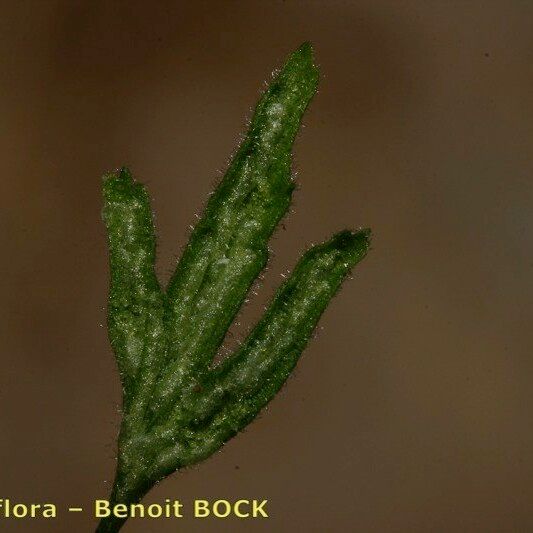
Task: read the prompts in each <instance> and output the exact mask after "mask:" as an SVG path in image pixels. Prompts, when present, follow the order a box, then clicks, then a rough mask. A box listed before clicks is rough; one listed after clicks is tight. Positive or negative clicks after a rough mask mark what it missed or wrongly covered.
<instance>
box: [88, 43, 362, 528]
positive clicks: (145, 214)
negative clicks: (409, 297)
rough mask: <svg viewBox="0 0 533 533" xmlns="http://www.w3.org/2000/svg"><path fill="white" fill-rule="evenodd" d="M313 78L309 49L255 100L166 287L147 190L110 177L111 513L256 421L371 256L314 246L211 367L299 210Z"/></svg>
mask: <svg viewBox="0 0 533 533" xmlns="http://www.w3.org/2000/svg"><path fill="white" fill-rule="evenodd" d="M317 82H318V69H317V68H316V66H315V65H314V63H313V56H312V49H311V46H310V45H309V44H308V43H306V44H304V45H302V46H301V47H300V48H299V49H298V50H297V51H296V52H294V53H293V54H292V55H291V56H290V57H289V59H288V61H287V62H286V64H285V66H284V67H283V68H282V69H281V71H280V72H279V74H278V75H277V76H276V77H275V78H274V79H273V81H272V82H271V84H270V86H269V88H268V89H267V91H266V92H265V94H264V95H263V96H262V98H261V99H260V101H259V103H258V104H257V107H256V109H255V113H254V116H253V118H252V121H251V125H250V128H249V131H248V133H247V135H246V137H245V139H244V141H243V142H242V144H241V146H240V148H239V150H238V151H237V153H236V155H235V157H234V158H233V161H232V163H231V164H230V166H229V168H228V171H227V172H226V174H225V176H224V178H223V179H222V181H221V183H220V184H219V185H218V187H217V188H216V190H215V191H214V194H213V195H212V196H211V198H210V200H209V202H208V204H207V206H206V208H205V211H204V214H203V216H202V218H201V219H200V220H199V221H198V223H197V224H196V227H195V228H194V230H193V232H192V235H191V237H190V239H189V243H188V244H187V247H186V249H185V251H184V253H183V256H182V258H181V260H180V261H179V263H178V265H177V267H176V271H175V272H174V275H173V276H172V278H171V280H170V282H169V284H168V287H167V289H166V290H163V289H162V288H161V287H160V285H159V283H158V281H157V278H156V275H155V271H154V262H155V236H154V229H153V221H152V211H151V209H150V205H149V200H148V195H147V193H146V191H145V189H144V187H143V186H142V185H140V184H138V183H136V182H135V181H134V179H133V178H132V176H131V174H130V173H129V171H128V170H127V169H121V170H120V171H118V172H116V173H112V174H108V175H106V176H105V177H104V210H103V217H104V221H105V223H106V227H107V230H108V242H109V249H110V269H111V284H110V295H109V306H108V325H109V337H110V341H111V345H112V347H113V350H114V352H115V355H116V359H117V363H118V367H119V371H120V374H121V379H122V385H123V393H124V394H123V396H124V402H123V404H124V405H123V420H122V425H121V431H120V436H119V444H118V464H117V473H116V479H115V483H114V487H113V491H112V495H111V498H110V501H111V502H112V503H126V504H131V503H136V502H138V501H140V499H141V498H142V497H143V496H144V495H145V494H146V492H147V491H148V490H150V488H151V487H152V486H153V485H154V484H155V483H156V482H157V481H159V480H161V479H162V478H164V477H165V476H167V475H169V474H170V473H172V472H174V471H176V470H178V469H180V468H182V467H185V466H188V465H191V464H194V463H197V462H199V461H201V460H203V459H205V458H207V457H209V456H210V455H212V454H213V453H214V452H215V451H216V450H218V449H219V448H220V447H221V446H222V445H223V444H224V443H225V442H226V441H227V440H229V439H230V438H231V437H233V436H234V435H235V434H236V433H238V432H239V431H240V430H241V429H243V428H244V427H245V426H246V425H247V424H249V423H250V422H251V421H252V420H253V419H254V418H255V416H256V415H257V414H258V413H259V412H260V411H261V409H262V408H263V407H264V406H265V405H266V404H267V403H268V402H269V401H270V400H271V399H272V398H273V397H274V395H275V394H276V392H277V391H278V390H279V389H280V388H281V387H282V385H283V383H284V382H285V381H286V379H287V377H288V376H289V374H290V373H291V371H292V369H293V368H294V366H295V365H296V363H297V361H298V358H299V357H300V355H301V353H302V351H303V349H304V348H305V346H306V344H307V342H308V340H309V338H310V337H311V335H312V332H313V330H314V328H315V326H316V324H317V322H318V320H319V318H320V316H321V314H322V312H323V311H324V310H325V308H326V307H327V305H328V303H329V302H330V300H331V298H332V297H333V296H334V294H335V293H336V291H337V290H338V289H339V287H340V285H341V283H342V281H343V280H344V279H345V278H346V276H347V275H348V273H349V272H350V270H351V268H352V267H353V266H354V265H355V264H356V263H358V262H359V261H360V260H361V259H362V258H363V257H364V256H365V254H366V253H367V251H368V247H369V231H368V230H363V231H359V232H355V233H354V232H351V231H347V230H345V231H342V232H340V233H338V234H337V235H335V236H333V237H332V238H331V239H330V240H329V241H327V242H325V243H323V244H320V245H318V246H314V247H313V248H311V249H310V250H309V251H307V252H306V253H305V254H304V255H303V257H302V258H301V260H300V261H299V263H298V264H297V266H296V267H295V269H294V271H293V273H292V275H291V276H290V277H289V279H287V281H286V282H285V283H284V284H283V285H282V286H281V287H280V289H279V290H278V291H277V293H276V295H275V297H274V299H273V300H272V303H271V304H270V306H269V308H268V309H267V311H266V312H265V314H264V316H263V318H262V319H261V320H260V321H259V322H258V324H257V325H256V326H255V328H254V329H253V330H252V332H251V333H250V335H249V336H248V338H247V339H246V341H245V342H244V344H243V345H242V346H241V347H240V348H239V349H238V350H237V351H236V352H235V353H234V354H232V355H230V356H229V357H228V358H226V359H225V360H224V361H223V362H222V363H221V364H219V365H218V366H216V367H214V368H213V367H212V362H213V358H214V357H215V355H216V353H217V350H218V349H219V347H220V345H221V343H222V342H223V340H224V337H225V335H226V332H227V330H228V328H229V327H230V325H231V323H232V321H233V319H234V318H235V315H236V313H237V312H238V311H239V309H240V308H241V306H242V304H243V302H244V299H245V298H246V295H247V293H248V291H249V289H250V286H251V284H252V283H253V282H254V280H255V279H256V278H257V276H258V275H259V273H260V272H261V270H262V269H263V268H264V267H265V264H266V262H267V260H268V248H267V245H268V241H269V239H270V237H271V235H272V233H273V231H274V230H275V228H276V226H277V224H278V222H279V220H280V219H281V218H282V217H283V215H284V214H285V213H286V211H287V209H288V207H289V205H290V201H291V195H292V191H293V189H294V182H293V180H292V178H291V150H292V145H293V142H294V138H295V136H296V133H297V131H298V129H299V125H300V121H301V119H302V115H303V113H304V111H305V109H306V108H307V105H308V104H309V101H310V100H311V98H312V96H313V95H314V93H315V91H316V86H317ZM124 521H125V519H114V518H112V517H110V518H108V519H103V520H102V521H101V523H100V525H99V526H98V529H97V531H99V532H108V533H109V532H115V531H118V530H119V529H120V527H121V526H122V524H123V523H124Z"/></svg>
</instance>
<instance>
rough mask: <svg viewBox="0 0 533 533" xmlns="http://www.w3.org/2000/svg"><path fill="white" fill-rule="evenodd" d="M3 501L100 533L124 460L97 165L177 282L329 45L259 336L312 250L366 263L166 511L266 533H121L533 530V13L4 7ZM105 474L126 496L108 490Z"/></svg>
mask: <svg viewBox="0 0 533 533" xmlns="http://www.w3.org/2000/svg"><path fill="white" fill-rule="evenodd" d="M2 8H3V9H2V18H1V19H0V43H1V45H0V78H1V83H0V94H1V97H0V106H1V107H0V116H1V117H2V118H1V120H0V124H1V125H0V128H1V136H0V165H1V167H0V168H1V172H2V180H1V182H0V187H1V192H0V194H1V201H2V209H1V227H2V230H1V233H0V239H1V241H0V250H1V251H2V254H3V258H2V267H1V275H0V280H1V281H0V282H1V284H2V287H1V289H0V290H1V293H2V295H3V305H2V308H1V309H2V311H1V321H0V324H1V328H2V345H1V360H0V361H1V370H0V402H1V406H2V409H1V416H0V427H1V430H0V434H1V439H0V461H1V463H0V464H1V467H0V498H11V500H15V501H24V502H28V503H30V502H46V501H49V502H55V503H56V504H58V505H59V508H60V513H62V517H61V518H60V519H58V520H56V521H42V520H41V521H33V522H28V521H18V522H16V521H8V522H2V523H1V524H0V527H1V529H2V530H5V531H24V532H26V531H30V532H34V531H35V532H72V531H76V532H77V531H91V530H92V529H93V527H94V523H95V521H94V519H92V518H91V517H90V513H89V512H85V513H84V514H82V515H81V514H78V515H70V516H69V515H67V514H66V513H65V511H64V508H65V507H66V506H68V505H73V506H76V505H82V506H84V507H86V508H87V509H88V508H89V507H90V504H91V502H92V501H93V500H94V498H97V497H105V496H106V495H107V491H108V489H109V481H110V480H111V477H112V474H113V469H114V453H115V452H114V440H115V436H116V433H117V429H118V421H119V414H118V408H119V400H120V391H119V381H118V375H117V372H116V371H115V364H114V361H113V356H112V353H111V351H110V348H109V345H108V341H107V336H106V329H105V327H102V324H104V323H105V309H104V308H105V305H106V292H107V283H108V279H107V277H108V269H107V250H106V242H105V234H104V231H103V226H102V223H101V220H100V207H101V199H100V176H101V175H102V173H103V172H104V171H107V170H110V169H113V168H116V167H118V166H120V165H122V164H128V165H129V166H130V167H131V169H132V170H133V172H134V173H135V175H136V177H137V178H138V179H139V180H141V181H144V182H145V183H147V184H148V185H149V187H150V191H151V194H152V196H153V206H154V208H155V210H156V213H157V221H156V222H157V226H158V233H159V242H160V247H159V272H160V274H161V276H162V278H163V279H167V278H168V275H169V273H170V271H171V268H172V265H173V263H174V261H175V259H176V257H177V255H178V253H179V250H180V248H181V247H182V246H183V245H184V243H185V241H186V239H187V232H188V229H187V227H188V225H189V224H190V223H192V222H193V221H194V214H195V212H197V211H198V210H199V209H200V208H201V206H202V205H203V203H204V201H205V199H206V197H207V194H208V193H209V191H210V190H211V188H212V186H213V183H214V182H215V180H216V179H217V176H218V175H219V172H220V171H221V170H223V169H224V166H225V164H226V163H227V160H228V156H229V155H230V154H231V152H232V150H234V147H235V144H236V142H237V141H238V138H239V133H240V132H242V131H243V128H244V125H245V119H246V117H247V116H249V114H250V109H251V108H252V106H253V104H254V103H255V101H256V98H257V96H258V91H259V90H260V88H261V87H263V85H262V84H263V81H264V80H266V79H267V78H268V76H269V73H270V72H271V70H272V69H273V68H274V67H276V66H278V65H279V64H280V62H281V61H282V60H283V59H284V58H285V57H286V56H287V54H288V53H289V52H290V51H292V50H293V49H294V48H296V47H297V46H298V45H299V44H300V43H301V42H302V41H304V40H311V41H312V42H313V43H314V45H315V50H316V56H317V62H318V63H319V65H320V66H321V72H322V79H321V85H320V93H319V95H318V96H317V98H316V99H315V100H314V102H313V103H312V106H311V108H310V110H309V112H308V114H307V116H306V119H305V128H304V130H303V132H302V134H301V135H300V137H299V140H298V142H297V146H296V149H295V170H296V171H297V179H298V182H299V185H300V188H299V190H298V191H297V194H296V197H295V203H294V208H295V209H294V213H293V214H292V215H290V217H289V218H288V219H287V220H286V221H285V226H286V228H287V229H286V231H283V230H280V231H279V233H277V235H276V236H275V238H274V239H273V241H272V246H273V248H274V250H275V257H274V258H273V260H272V262H271V266H270V269H269V271H268V272H267V274H266V278H265V282H264V284H263V288H262V290H261V294H260V296H259V298H257V299H256V301H255V303H254V304H253V305H250V307H249V308H248V309H247V310H246V319H245V320H244V324H243V326H242V327H241V328H240V329H239V328H237V329H236V330H235V333H236V335H237V336H239V335H240V336H242V335H243V334H244V332H245V331H246V326H247V324H249V323H250V322H251V321H253V320H255V318H256V317H257V316H258V313H259V310H260V307H261V305H262V304H263V303H265V302H266V300H267V299H268V297H269V296H270V295H271V294H272V291H273V290H274V287H275V286H276V285H277V284H278V283H279V281H280V279H281V278H280V274H281V273H282V272H283V271H285V270H286V269H287V268H291V267H292V266H293V265H294V263H295V261H296V259H297V257H298V256H299V254H300V253H301V252H302V251H303V250H304V248H305V247H307V246H308V245H309V244H310V243H311V242H313V241H315V242H316V241H318V240H322V239H325V238H326V237H327V236H329V235H330V234H331V233H332V232H334V231H336V230H338V229H340V228H343V227H346V226H348V227H354V226H355V227H357V226H359V225H364V226H371V227H372V228H373V231H374V244H373V250H372V253H371V254H370V255H369V257H368V258H367V259H366V260H365V261H364V263H363V264H361V265H360V267H358V268H357V270H356V272H355V279H354V280H353V281H350V282H349V283H347V284H346V285H345V287H344V289H343V291H342V292H341V293H340V295H339V296H338V297H337V298H336V299H335V301H334V302H333V303H332V305H331V307H330V308H329V309H328V311H327V312H326V314H325V315H324V318H323V320H322V322H321V326H322V330H321V331H320V332H319V334H318V336H317V338H316V339H315V340H314V341H313V342H312V343H311V345H310V346H309V348H308V350H307V351H306V353H305V355H304V357H303V359H302V361H301V364H300V365H299V367H298V369H297V371H296V374H295V375H294V377H293V378H292V379H291V380H290V381H289V383H288V386H287V387H286V388H285V389H284V390H283V391H282V393H281V394H280V395H279V396H278V397H277V398H276V400H275V401H274V402H273V403H272V404H271V405H270V407H269V409H268V412H267V413H265V414H264V415H263V416H262V417H261V418H260V419H259V420H258V421H256V422H255V423H254V424H253V425H252V426H251V427H250V428H249V429H248V430H247V431H246V432H245V433H244V434H242V435H240V436H239V437H238V438H237V439H235V440H233V441H232V442H231V443H230V444H228V445H227V446H226V447H225V449H224V450H223V452H221V453H219V454H217V455H216V456H214V457H212V458H211V459H210V460H208V461H207V462H205V463H203V464H202V465H200V466H198V467H195V468H192V469H190V470H188V471H185V472H182V473H179V474H177V475H174V476H172V477H171V478H169V479H167V480H166V481H164V482H162V483H161V484H160V485H159V486H158V487H157V488H156V489H155V490H153V491H152V492H151V493H150V495H149V496H148V497H147V499H146V501H161V500H163V499H164V498H167V497H168V498H179V499H182V500H184V501H185V504H186V505H189V504H190V502H192V500H193V499H194V498H215V499H216V498H226V499H228V498H261V499H262V498H268V499H269V500H270V503H269V510H270V513H271V518H270V519H269V520H268V521H262V522H259V521H257V522H249V521H236V520H225V521H224V520H208V521H207V520H206V521H200V520H192V519H183V520H181V521H177V522H176V521H165V520H159V521H145V522H141V521H137V522H133V521H131V522H130V523H129V524H128V525H127V526H126V527H125V529H124V531H125V532H131V533H134V532H141V531H143V532H166V531H168V532H170V531H193V532H194V531H202V532H203V531H206V532H214V531H222V532H229V531H243V532H244V531H246V532H248V531H254V532H255V531H258V532H262V531H280V532H289V531H293V530H295V529H297V530H299V531H305V532H323V531H334V532H344V531H357V532H385V533H388V532H391V533H392V532H402V533H403V532H430V531H431V532H452V531H453V532H454V531H458V532H527V531H533V507H532V502H533V454H532V451H533V422H532V417H531V411H532V407H533V389H532V387H531V384H532V383H533V350H532V348H533V331H532V326H531V323H530V322H531V317H532V312H533V283H532V281H531V276H532V273H533V232H532V229H531V228H532V226H531V218H532V216H533V186H532V175H533V156H532V150H531V147H532V143H531V140H532V133H533V132H532V124H533V98H532V94H533V93H532V83H533V67H532V65H533V32H532V30H533V3H532V2H529V1H519V0H514V1H507V2H503V1H488V0H487V1H484V2H481V1H479V2H477V1H456V2H454V1H421V0H419V1H403V2H397V1H394V0H388V1H385V0H378V1H376V0H368V1H351V2H347V1H345V2H341V1H331V0H330V1H324V2H316V1H305V2H296V1H286V2H278V1H269V2H265V1H251V2H250V1H238V2H220V1H211V2H198V1H196V2H176V1H174V2H147V1H145V2H131V1H130V2H109V1H103V0H100V1H84V2H79V1H60V2H58V1H46V2H40V1H33V2H32V1H30V2H28V1H22V2H2ZM104 480H107V481H104Z"/></svg>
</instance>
